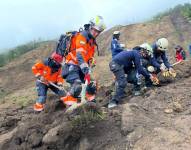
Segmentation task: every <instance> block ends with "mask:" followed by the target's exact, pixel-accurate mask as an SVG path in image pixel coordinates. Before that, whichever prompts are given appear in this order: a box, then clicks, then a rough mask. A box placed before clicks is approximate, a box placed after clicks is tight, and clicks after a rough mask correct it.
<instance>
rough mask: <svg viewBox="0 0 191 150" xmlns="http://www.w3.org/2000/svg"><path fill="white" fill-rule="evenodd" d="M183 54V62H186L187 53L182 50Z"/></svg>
mask: <svg viewBox="0 0 191 150" xmlns="http://www.w3.org/2000/svg"><path fill="white" fill-rule="evenodd" d="M181 54H182V58H183V60H185V59H186V53H185V51H183V50H182V52H181Z"/></svg>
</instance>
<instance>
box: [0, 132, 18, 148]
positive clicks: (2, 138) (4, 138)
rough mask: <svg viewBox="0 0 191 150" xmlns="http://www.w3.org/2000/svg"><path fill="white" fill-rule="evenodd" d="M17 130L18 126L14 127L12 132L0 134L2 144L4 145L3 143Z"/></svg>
mask: <svg viewBox="0 0 191 150" xmlns="http://www.w3.org/2000/svg"><path fill="white" fill-rule="evenodd" d="M16 131H17V128H15V129H13V130H12V131H11V132H8V133H5V134H2V135H0V145H3V144H2V143H4V142H5V141H7V140H9V139H11V138H12V136H13V134H14V133H16ZM0 149H1V147H0Z"/></svg>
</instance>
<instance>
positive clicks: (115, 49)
mask: <svg viewBox="0 0 191 150" xmlns="http://www.w3.org/2000/svg"><path fill="white" fill-rule="evenodd" d="M119 37H120V31H114V32H113V38H112V41H111V54H112V58H113V57H114V56H115V55H117V54H118V53H120V52H122V51H123V50H124V47H125V46H124V44H120V43H119Z"/></svg>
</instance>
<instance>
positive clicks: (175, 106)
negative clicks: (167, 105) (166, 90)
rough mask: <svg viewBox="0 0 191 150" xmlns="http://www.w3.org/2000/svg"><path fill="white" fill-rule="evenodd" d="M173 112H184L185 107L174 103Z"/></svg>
mask: <svg viewBox="0 0 191 150" xmlns="http://www.w3.org/2000/svg"><path fill="white" fill-rule="evenodd" d="M173 110H174V111H176V112H182V111H183V107H182V105H181V104H180V103H179V102H174V103H173Z"/></svg>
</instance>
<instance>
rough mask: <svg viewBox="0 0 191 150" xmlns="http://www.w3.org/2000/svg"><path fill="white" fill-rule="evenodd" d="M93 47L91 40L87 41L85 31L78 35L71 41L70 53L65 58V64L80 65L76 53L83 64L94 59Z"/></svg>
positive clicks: (93, 43)
mask: <svg viewBox="0 0 191 150" xmlns="http://www.w3.org/2000/svg"><path fill="white" fill-rule="evenodd" d="M95 46H96V45H95V42H94V41H93V39H88V37H87V33H86V31H83V32H82V33H78V34H77V35H76V36H75V37H74V38H73V39H72V41H71V49H70V51H71V52H70V53H69V54H68V55H67V56H66V63H71V64H75V65H81V64H80V63H81V62H79V58H77V53H78V54H80V55H81V57H82V59H83V60H81V61H83V63H88V61H89V60H90V59H92V58H93V57H94V51H95Z"/></svg>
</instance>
